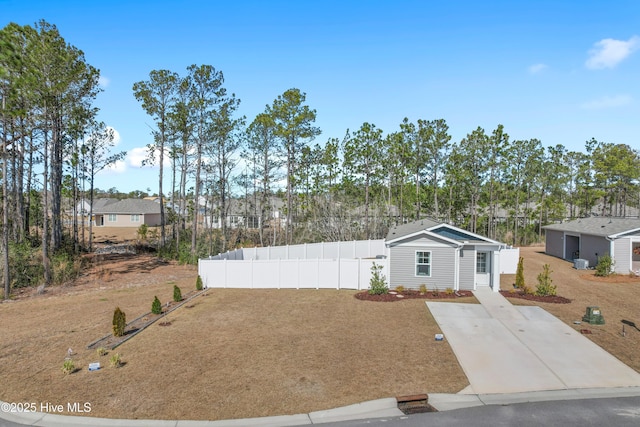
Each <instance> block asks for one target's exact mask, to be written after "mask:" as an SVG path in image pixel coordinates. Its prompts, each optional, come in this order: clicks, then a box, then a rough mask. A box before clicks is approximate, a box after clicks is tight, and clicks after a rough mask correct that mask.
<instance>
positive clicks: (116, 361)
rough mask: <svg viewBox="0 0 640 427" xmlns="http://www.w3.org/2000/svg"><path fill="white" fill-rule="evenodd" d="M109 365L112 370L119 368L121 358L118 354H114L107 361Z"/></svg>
mask: <svg viewBox="0 0 640 427" xmlns="http://www.w3.org/2000/svg"><path fill="white" fill-rule="evenodd" d="M109 364H110V365H111V366H112V367H114V368H119V367H120V366H122V358H121V357H120V353H116V354H114V355H113V356H111V358H110V359H109Z"/></svg>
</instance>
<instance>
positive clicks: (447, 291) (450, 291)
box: [444, 288, 455, 295]
mask: <svg viewBox="0 0 640 427" xmlns="http://www.w3.org/2000/svg"><path fill="white" fill-rule="evenodd" d="M454 292H455V291H454V290H453V288H447V289H446V290H445V291H444V293H445V294H447V295H453V293H454Z"/></svg>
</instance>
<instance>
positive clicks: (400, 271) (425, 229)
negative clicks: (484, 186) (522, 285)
mask: <svg viewBox="0 0 640 427" xmlns="http://www.w3.org/2000/svg"><path fill="white" fill-rule="evenodd" d="M386 245H387V247H388V248H389V267H390V268H389V286H390V288H395V287H397V286H400V285H401V286H404V287H405V288H407V289H418V288H419V287H420V285H423V284H424V285H426V287H427V288H428V289H438V290H440V291H445V290H446V289H448V288H449V289H453V290H476V289H477V288H479V287H490V288H491V289H493V290H494V291H496V292H497V291H499V290H500V274H501V273H507V274H513V273H515V268H516V264H517V260H518V255H519V250H518V249H511V248H509V247H507V245H505V244H504V243H500V242H498V241H495V240H491V239H489V238H486V237H483V236H480V235H478V234H475V233H471V232H469V231H466V230H462V229H460V228H457V227H454V226H453V225H449V224H446V223H442V222H436V221H432V220H429V219H424V220H420V221H415V222H412V223H409V224H404V225H400V226H397V227H393V228H391V229H390V230H389V234H388V235H387V238H386Z"/></svg>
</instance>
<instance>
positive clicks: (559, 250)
mask: <svg viewBox="0 0 640 427" xmlns="http://www.w3.org/2000/svg"><path fill="white" fill-rule="evenodd" d="M563 234H564V233H563V232H562V231H557V230H547V231H546V237H545V241H546V249H545V252H546V253H547V254H548V255H553V256H555V257H558V258H562V255H563V252H564V251H563V249H564V239H563V238H562V236H563Z"/></svg>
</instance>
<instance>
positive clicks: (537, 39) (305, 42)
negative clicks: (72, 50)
mask: <svg viewBox="0 0 640 427" xmlns="http://www.w3.org/2000/svg"><path fill="white" fill-rule="evenodd" d="M639 17H640V2H637V1H616V0H611V1H608V2H604V1H561V0H555V1H529V2H514V1H484V2H477V1H448V2H435V1H402V0H399V1H394V2H383V1H348V0H342V1H333V0H325V1H313V2H312V1H301V0H298V1H277V0H271V1H242V0H238V1H236V2H228V1H225V2H222V1H189V0H183V1H180V2H175V1H162V0H155V1H137V2H136V1H131V2H127V1H111V2H92V1H86V0H85V1H30V0H0V26H2V27H4V26H5V25H6V24H7V23H9V22H12V21H13V22H16V23H18V24H21V25H27V24H30V25H32V24H34V23H35V22H36V21H38V20H39V19H45V20H46V21H48V22H49V23H52V24H55V25H56V26H57V27H58V29H59V30H60V33H61V35H62V36H63V37H64V38H65V40H66V41H67V42H68V43H70V44H72V45H74V46H76V47H78V48H80V49H82V50H83V51H84V52H85V56H86V60H87V61H88V62H89V63H90V64H91V65H93V66H94V67H96V68H98V69H100V71H101V79H102V82H103V88H104V91H103V92H102V93H101V94H100V95H99V97H98V100H97V106H98V107H99V108H100V109H101V112H100V119H102V120H103V121H105V122H106V123H107V124H108V125H109V126H111V127H113V128H114V129H115V130H116V131H117V132H118V135H119V141H118V146H117V150H119V151H120V150H125V151H127V152H128V156H127V159H126V160H125V162H123V163H122V164H120V165H118V167H117V168H116V169H115V170H112V171H104V172H102V173H101V174H100V175H99V176H98V177H97V180H96V186H97V187H98V188H101V189H104V190H106V189H109V188H111V187H116V188H117V189H118V190H120V191H125V192H128V191H132V190H143V191H146V189H147V188H151V190H152V192H157V169H155V168H153V167H149V166H145V167H141V166H140V162H141V160H142V159H143V158H144V156H145V151H144V147H145V145H146V144H147V143H148V142H150V140H151V136H150V132H149V126H150V125H152V120H151V118H150V117H148V116H147V115H146V114H145V113H144V111H143V110H142V107H141V105H140V103H138V102H137V101H136V99H135V98H134V96H133V92H132V85H133V83H134V82H137V81H140V80H146V79H147V78H148V75H149V72H150V71H151V70H154V69H169V70H171V71H175V72H178V73H180V74H181V75H184V74H186V68H187V66H189V65H191V64H198V65H200V64H210V65H213V66H214V67H215V68H216V69H218V70H221V71H222V72H223V73H224V75H225V86H226V88H227V90H228V91H229V92H233V93H235V94H236V96H237V97H238V98H240V99H241V101H242V104H241V107H240V114H241V115H245V116H246V117H247V121H248V122H250V121H251V120H252V119H253V118H254V117H255V116H256V114H258V113H260V112H262V111H264V108H265V106H266V105H267V104H271V103H272V102H273V100H274V99H275V98H276V97H277V96H278V95H279V94H282V93H283V92H284V91H285V90H287V89H289V88H293V87H295V88H299V89H300V90H301V91H303V92H305V93H306V94H307V104H308V105H309V106H310V107H311V108H313V109H315V110H316V111H317V121H316V124H317V126H319V127H320V128H321V130H322V135H320V136H319V137H318V138H317V139H316V141H315V142H319V143H321V144H322V143H324V142H326V141H327V139H329V138H334V137H337V138H342V136H343V135H344V133H345V131H346V129H347V128H349V129H351V130H355V129H358V128H359V127H360V126H361V125H362V123H363V122H369V123H374V124H375V125H376V126H377V127H378V128H381V129H383V130H384V131H385V134H386V133H389V132H393V131H396V130H398V126H399V123H400V122H401V121H402V119H403V118H404V117H408V118H409V119H410V120H411V121H416V120H418V119H428V120H431V119H439V118H443V119H445V120H446V121H447V123H448V125H449V128H450V133H451V135H452V137H453V140H454V141H460V140H461V139H462V138H464V137H465V135H467V134H468V133H470V132H471V131H473V130H474V129H475V128H476V127H478V126H481V127H483V128H484V129H485V131H486V132H487V133H488V134H490V133H491V131H492V130H493V129H495V127H496V126H497V125H498V124H503V125H504V127H505V130H506V132H507V133H508V134H509V135H510V137H511V139H529V138H538V139H540V140H541V141H542V143H543V145H545V146H552V145H556V144H563V145H564V146H566V147H567V148H568V149H570V150H578V151H581V150H583V148H584V142H585V141H586V140H588V139H591V138H592V137H593V138H596V139H598V140H600V141H605V142H612V143H624V144H629V145H630V146H631V147H634V148H639V147H640V143H639V142H638V140H637V138H638V135H640V106H639V101H640V85H639V84H638V78H639V77H638V76H640V73H639V72H638V71H640V52H638V50H640V26H639V25H638V24H639V23H640V19H639Z"/></svg>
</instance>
